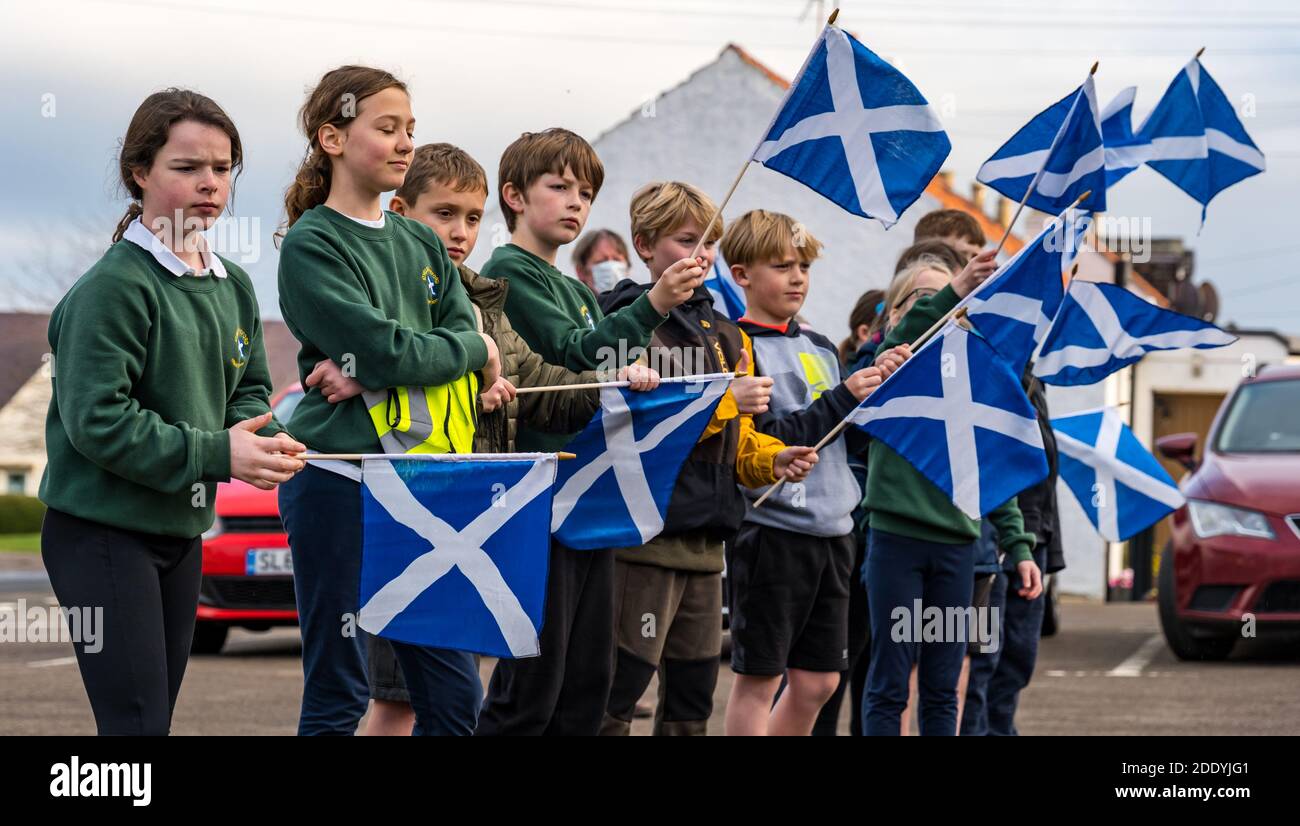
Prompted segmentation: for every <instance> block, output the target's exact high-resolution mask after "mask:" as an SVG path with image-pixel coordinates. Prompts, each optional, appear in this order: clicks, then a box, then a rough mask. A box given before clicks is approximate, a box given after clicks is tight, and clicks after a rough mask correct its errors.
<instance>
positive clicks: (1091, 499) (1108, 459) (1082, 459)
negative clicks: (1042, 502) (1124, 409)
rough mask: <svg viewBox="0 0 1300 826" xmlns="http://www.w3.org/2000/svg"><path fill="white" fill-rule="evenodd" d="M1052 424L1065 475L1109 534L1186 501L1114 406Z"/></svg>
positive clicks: (1115, 537)
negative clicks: (1121, 418)
mask: <svg viewBox="0 0 1300 826" xmlns="http://www.w3.org/2000/svg"><path fill="white" fill-rule="evenodd" d="M1052 429H1053V430H1054V431H1055V432H1056V448H1057V452H1058V454H1059V457H1060V465H1059V467H1060V476H1061V479H1063V480H1064V481H1065V484H1066V486H1067V487H1068V488H1069V489H1070V492H1071V493H1073V494H1074V498H1075V499H1077V500H1079V505H1080V506H1082V507H1083V512H1084V513H1085V514H1087V516H1088V519H1089V520H1091V521H1092V525H1093V527H1094V528H1096V529H1097V532H1098V533H1099V534H1101V535H1102V536H1103V537H1104V538H1105V539H1108V540H1110V541H1111V542H1123V541H1124V540H1126V539H1128V538H1129V537H1130V536H1133V535H1134V534H1136V533H1139V532H1141V531H1144V530H1146V529H1147V528H1149V527H1151V526H1152V525H1154V524H1155V523H1157V522H1159V521H1160V520H1161V519H1163V518H1164V517H1165V516H1167V515H1169V514H1170V513H1172V512H1174V511H1175V510H1177V509H1178V508H1180V507H1182V506H1183V504H1184V503H1185V502H1186V500H1185V499H1184V498H1183V495H1182V494H1181V493H1179V492H1178V486H1177V485H1175V484H1174V480H1173V479H1172V478H1170V476H1169V474H1168V473H1166V472H1165V469H1164V468H1163V467H1161V466H1160V462H1159V461H1157V460H1156V457H1154V456H1152V455H1151V452H1150V451H1148V450H1147V449H1146V448H1145V447H1143V446H1142V443H1141V442H1139V441H1138V440H1137V437H1136V436H1134V435H1133V431H1132V430H1129V428H1128V425H1126V424H1124V422H1123V421H1121V420H1120V417H1119V413H1118V412H1116V410H1115V409H1114V408H1106V409H1104V410H1093V411H1089V412H1086V413H1076V414H1075V415H1073V416H1062V417H1060V418H1058V419H1052Z"/></svg>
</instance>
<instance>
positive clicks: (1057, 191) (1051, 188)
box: [976, 75, 1106, 198]
mask: <svg viewBox="0 0 1300 826" xmlns="http://www.w3.org/2000/svg"><path fill="white" fill-rule="evenodd" d="M1082 91H1083V96H1082V97H1083V99H1084V100H1085V101H1086V103H1087V105H1088V110H1089V114H1090V115H1091V116H1092V122H1093V123H1094V124H1100V123H1101V119H1100V116H1099V115H1098V110H1097V87H1096V85H1095V84H1094V83H1093V79H1092V76H1091V75H1089V76H1088V79H1087V80H1085V81H1084V82H1083V86H1082ZM1078 107H1079V95H1075V99H1074V103H1073V104H1071V106H1070V109H1069V111H1068V112H1067V114H1066V116H1065V120H1064V121H1062V122H1061V128H1060V129H1059V130H1057V133H1056V137H1054V138H1053V139H1052V143H1051V145H1050V146H1049V147H1048V148H1046V149H1037V150H1034V151H1033V152H1026V153H1025V154H1023V155H1011V156H1008V157H1005V158H996V159H994V160H991V161H986V162H985V163H984V165H983V166H981V167H980V169H979V172H978V173H977V174H976V178H977V179H978V180H981V181H985V182H988V181H997V180H1001V179H1003V178H1024V177H1026V176H1030V175H1038V173H1039V171H1040V170H1042V174H1041V175H1040V176H1039V178H1038V181H1037V183H1036V184H1035V185H1034V189H1035V190H1037V191H1038V192H1039V193H1040V194H1042V195H1045V196H1047V197H1048V198H1059V197H1060V196H1061V195H1062V194H1064V193H1065V191H1066V190H1067V189H1069V188H1070V187H1071V186H1072V185H1073V184H1074V183H1075V182H1077V181H1078V180H1079V179H1081V178H1083V177H1085V176H1087V175H1091V174H1092V173H1094V172H1096V171H1097V170H1099V169H1103V168H1104V167H1105V165H1106V148H1105V147H1104V146H1103V145H1102V144H1101V143H1100V140H1101V128H1100V127H1098V128H1097V138H1098V144H1097V146H1096V147H1095V148H1093V149H1092V150H1091V151H1089V152H1088V154H1086V155H1084V156H1083V157H1081V158H1079V159H1078V160H1076V161H1075V162H1074V166H1072V167H1070V170H1069V171H1068V172H1050V171H1048V170H1047V169H1046V168H1045V165H1046V164H1047V159H1048V158H1049V157H1050V156H1051V154H1052V152H1054V151H1055V150H1056V146H1057V144H1058V143H1060V141H1061V137H1062V136H1063V135H1064V134H1065V131H1066V128H1067V127H1068V126H1069V125H1070V121H1071V120H1073V118H1074V113H1075V112H1076V111H1077V110H1078Z"/></svg>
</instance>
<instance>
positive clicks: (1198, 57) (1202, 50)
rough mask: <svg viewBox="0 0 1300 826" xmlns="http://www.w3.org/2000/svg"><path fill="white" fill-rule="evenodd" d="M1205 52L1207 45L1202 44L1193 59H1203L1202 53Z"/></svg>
mask: <svg viewBox="0 0 1300 826" xmlns="http://www.w3.org/2000/svg"><path fill="white" fill-rule="evenodd" d="M1203 54H1205V47H1204V46H1202V47H1201V48H1200V49H1198V50H1197V51H1196V56H1195V57H1193V58H1192V60H1200V59H1201V55H1203Z"/></svg>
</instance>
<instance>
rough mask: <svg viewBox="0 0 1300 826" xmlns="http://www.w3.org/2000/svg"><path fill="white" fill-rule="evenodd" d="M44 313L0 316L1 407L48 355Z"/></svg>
mask: <svg viewBox="0 0 1300 826" xmlns="http://www.w3.org/2000/svg"><path fill="white" fill-rule="evenodd" d="M49 325H50V317H49V315H48V314H46V313H0V407H4V406H5V405H6V404H8V403H9V400H10V399H11V398H13V395H14V394H15V393H17V392H18V389H19V388H20V387H22V386H23V385H24V384H26V383H27V380H28V379H30V378H31V377H32V374H33V373H35V372H36V370H37V369H38V368H39V367H40V366H41V356H43V355H45V354H46V353H48V352H50V343H49V341H48V339H47V338H46V330H47V328H48V327H49Z"/></svg>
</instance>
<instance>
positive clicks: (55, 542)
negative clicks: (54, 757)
mask: <svg viewBox="0 0 1300 826" xmlns="http://www.w3.org/2000/svg"><path fill="white" fill-rule="evenodd" d="M242 161H243V149H242V146H241V144H240V141H239V133H238V131H236V129H235V125H234V123H232V122H231V120H230V118H229V117H228V116H227V115H226V113H225V112H223V111H222V110H221V107H219V106H218V105H217V104H216V103H215V102H213V101H212V100H211V99H210V98H207V97H204V96H203V95H201V94H198V93H197V92H191V91H186V90H183V89H167V90H166V91H162V92H157V93H155V94H152V95H150V96H149V97H148V98H146V99H145V101H144V103H142V104H140V108H139V109H137V110H136V113H135V116H134V117H133V118H132V119H131V124H130V126H128V127H127V131H126V136H125V138H124V139H123V140H122V149H121V153H120V156H119V160H118V168H119V171H120V173H121V180H122V186H123V187H124V188H125V189H126V191H127V193H128V194H129V195H130V197H131V205H130V207H129V208H128V209H127V212H126V215H124V216H123V217H122V220H121V221H120V222H119V223H118V226H117V229H116V231H114V233H113V245H112V246H111V247H110V248H109V249H108V251H107V252H106V253H105V254H104V256H103V257H102V258H101V259H100V260H99V261H98V262H97V263H96V264H95V265H94V266H93V267H91V268H90V270H89V271H88V272H86V274H85V275H83V276H81V278H80V279H78V280H77V282H76V284H74V285H73V286H72V289H70V290H69V291H68V294H67V295H65V296H64V297H63V300H62V301H60V302H59V304H58V306H57V307H55V308H54V312H53V313H52V314H51V316H50V329H49V339H50V348H51V350H52V352H53V354H54V358H55V362H54V363H55V370H54V378H53V395H52V397H51V399H50V408H49V414H48V417H47V421H46V430H45V432H46V452H47V455H48V459H49V461H48V464H47V465H46V468H45V474H44V476H43V477H42V478H41V487H40V497H41V499H42V500H43V501H44V502H45V504H46V505H48V509H47V510H46V512H45V521H44V524H43V525H42V527H41V556H42V558H43V560H44V562H45V568H46V570H47V571H48V572H49V576H50V584H51V585H52V586H53V589H54V593H55V595H56V596H57V597H58V600H59V603H60V604H61V605H62V606H64V608H65V610H69V611H81V612H93V613H92V617H94V619H93V626H88V625H86V624H85V623H83V624H82V626H81V627H82V628H83V629H86V628H90V627H95V628H98V629H99V631H100V633H99V635H98V638H90V637H89V636H87V635H82V639H80V640H78V641H76V642H74V643H73V647H74V649H75V651H76V654H77V665H78V666H79V668H80V671H81V678H82V682H83V683H84V684H85V687H86V693H87V695H88V696H89V698H90V706H91V710H92V711H93V712H94V715H95V723H96V725H97V727H98V729H99V733H100V734H154V735H158V734H166V733H168V731H169V730H170V727H171V718H172V709H173V708H175V705H176V696H177V693H178V692H179V691H180V686H181V679H182V678H183V677H184V675H185V667H186V664H187V662H188V660H189V652H190V643H191V640H192V638H193V635H194V618H195V613H196V611H197V608H198V602H199V582H200V574H201V569H202V560H203V551H202V540H201V535H202V534H203V533H204V532H205V531H207V530H208V529H209V528H211V527H212V524H213V518H214V510H213V500H214V498H215V494H216V483H218V482H228V481H230V480H231V479H232V478H234V479H241V480H243V481H245V482H247V483H249V484H251V485H255V486H256V487H259V488H262V489H264V490H271V489H273V488H275V486H276V485H278V484H280V483H282V482H285V481H288V480H289V479H290V478H291V477H292V476H293V474H294V473H296V472H297V471H298V470H300V469H302V467H303V461H302V460H301V459H300V458H298V456H299V455H300V454H301V453H302V452H303V451H304V450H305V448H304V446H303V445H301V444H299V443H298V442H296V441H295V440H294V439H292V438H291V437H290V436H289V434H288V433H287V432H285V430H284V428H283V427H282V426H281V425H280V424H279V423H278V422H276V421H275V420H274V419H273V417H272V415H271V413H270V407H269V403H268V397H269V395H270V392H271V379H270V373H269V371H268V368H267V362H266V355H265V353H264V352H263V348H262V325H261V322H260V320H259V318H260V313H259V310H258V304H257V297H256V296H255V295H254V294H253V284H252V281H251V280H250V279H249V277H248V274H247V273H245V272H244V271H243V270H242V269H240V268H239V267H238V266H236V265H235V264H234V263H233V262H231V261H228V260H226V259H224V258H221V257H220V256H218V255H217V254H216V253H215V252H213V251H212V250H211V249H210V248H209V247H208V244H207V241H206V238H205V236H204V235H203V231H204V230H206V229H208V228H209V227H211V226H212V224H213V223H215V222H216V220H217V218H218V217H220V215H221V213H222V211H223V210H224V209H225V205H226V201H227V199H228V198H229V196H230V188H231V180H232V171H233V170H238V169H239V168H240V166H241V164H242Z"/></svg>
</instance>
